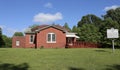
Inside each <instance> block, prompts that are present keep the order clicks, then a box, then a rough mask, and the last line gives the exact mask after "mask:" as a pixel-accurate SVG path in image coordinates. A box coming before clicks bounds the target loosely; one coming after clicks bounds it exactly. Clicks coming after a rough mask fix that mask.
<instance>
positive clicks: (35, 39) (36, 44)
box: [35, 32, 37, 49]
mask: <svg viewBox="0 0 120 70" xmlns="http://www.w3.org/2000/svg"><path fill="white" fill-rule="evenodd" d="M35 49H37V32H35Z"/></svg>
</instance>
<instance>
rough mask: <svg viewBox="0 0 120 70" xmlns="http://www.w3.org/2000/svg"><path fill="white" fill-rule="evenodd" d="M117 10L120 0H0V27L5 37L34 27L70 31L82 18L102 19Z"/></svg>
mask: <svg viewBox="0 0 120 70" xmlns="http://www.w3.org/2000/svg"><path fill="white" fill-rule="evenodd" d="M117 7H120V0H0V27H1V28H2V33H3V34H4V35H7V36H8V37H12V36H13V34H14V32H24V30H25V29H26V28H28V27H29V26H30V25H33V24H40V25H42V24H52V23H55V24H59V25H61V26H63V25H64V24H65V23H68V25H69V27H70V28H72V27H73V26H74V25H77V23H78V21H80V20H81V18H82V16H85V15H87V14H94V15H96V16H98V17H101V15H105V14H106V11H107V10H109V9H116V8H117Z"/></svg>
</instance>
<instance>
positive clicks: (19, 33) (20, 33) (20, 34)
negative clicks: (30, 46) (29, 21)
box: [13, 32, 24, 36]
mask: <svg viewBox="0 0 120 70" xmlns="http://www.w3.org/2000/svg"><path fill="white" fill-rule="evenodd" d="M13 36H24V35H23V33H22V32H15V33H14V35H13Z"/></svg>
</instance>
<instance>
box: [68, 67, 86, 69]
mask: <svg viewBox="0 0 120 70" xmlns="http://www.w3.org/2000/svg"><path fill="white" fill-rule="evenodd" d="M69 70H85V69H83V68H75V67H70V68H69Z"/></svg>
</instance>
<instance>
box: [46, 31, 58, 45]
mask: <svg viewBox="0 0 120 70" xmlns="http://www.w3.org/2000/svg"><path fill="white" fill-rule="evenodd" d="M48 34H50V35H51V37H50V38H51V41H48ZM48 34H47V36H46V40H47V43H56V34H55V33H48ZM52 34H55V41H53V40H52Z"/></svg>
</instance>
